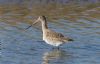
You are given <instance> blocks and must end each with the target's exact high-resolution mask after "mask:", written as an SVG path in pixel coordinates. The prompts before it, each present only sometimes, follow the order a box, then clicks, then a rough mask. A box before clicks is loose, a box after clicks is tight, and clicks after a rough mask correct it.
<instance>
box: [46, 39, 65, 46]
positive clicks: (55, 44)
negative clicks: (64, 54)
mask: <svg viewBox="0 0 100 64" xmlns="http://www.w3.org/2000/svg"><path fill="white" fill-rule="evenodd" d="M44 41H45V42H46V43H47V44H50V45H52V46H56V47H57V46H60V45H61V44H63V42H61V41H53V40H47V39H44Z"/></svg>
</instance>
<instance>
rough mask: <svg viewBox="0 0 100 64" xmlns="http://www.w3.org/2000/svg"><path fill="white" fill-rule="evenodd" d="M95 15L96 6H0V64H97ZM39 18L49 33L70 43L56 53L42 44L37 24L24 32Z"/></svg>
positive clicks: (99, 30) (98, 23) (98, 20)
mask: <svg viewBox="0 0 100 64" xmlns="http://www.w3.org/2000/svg"><path fill="white" fill-rule="evenodd" d="M68 5H69V4H68ZM43 7H45V9H42V8H43ZM99 14H100V7H99V4H98V3H95V4H92V5H91V3H90V4H88V5H87V4H85V5H76V4H71V6H66V5H63V6H62V5H47V6H44V5H43V6H38V5H37V6H32V7H27V6H16V5H14V6H10V5H9V6H3V7H2V6H1V7H0V44H1V50H0V52H1V53H0V55H1V64H99V63H100V60H99V59H100V15H99ZM39 15H45V16H46V17H47V20H48V26H49V28H50V29H52V30H54V31H56V32H61V33H63V34H64V35H65V36H68V37H71V38H73V39H74V41H73V42H69V43H67V44H64V45H62V46H61V47H60V49H59V50H57V49H52V48H53V47H52V46H50V45H48V44H46V43H45V42H44V41H43V40H42V31H41V23H38V24H36V25H34V26H33V27H31V28H29V29H28V30H25V28H27V27H28V26H29V25H31V23H32V22H34V21H33V20H34V19H37V17H38V16H39Z"/></svg>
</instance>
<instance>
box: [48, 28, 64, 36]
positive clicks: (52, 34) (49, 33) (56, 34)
mask: <svg viewBox="0 0 100 64" xmlns="http://www.w3.org/2000/svg"><path fill="white" fill-rule="evenodd" d="M46 37H52V38H63V37H64V35H63V34H61V33H57V32H54V31H51V30H48V31H47V32H46Z"/></svg>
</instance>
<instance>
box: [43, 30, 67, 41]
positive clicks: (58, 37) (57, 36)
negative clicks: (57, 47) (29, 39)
mask: <svg viewBox="0 0 100 64" xmlns="http://www.w3.org/2000/svg"><path fill="white" fill-rule="evenodd" d="M43 39H48V40H52V41H60V42H67V41H68V40H69V38H67V37H64V35H63V34H61V33H57V32H54V31H52V30H49V29H46V31H45V32H44V34H43Z"/></svg>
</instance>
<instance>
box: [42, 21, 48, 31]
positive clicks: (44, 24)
mask: <svg viewBox="0 0 100 64" xmlns="http://www.w3.org/2000/svg"><path fill="white" fill-rule="evenodd" d="M46 29H48V26H47V21H42V31H43V32H44V31H45V30H46Z"/></svg>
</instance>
